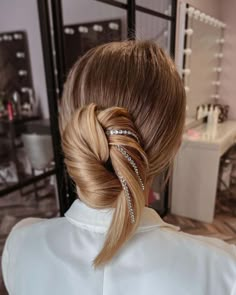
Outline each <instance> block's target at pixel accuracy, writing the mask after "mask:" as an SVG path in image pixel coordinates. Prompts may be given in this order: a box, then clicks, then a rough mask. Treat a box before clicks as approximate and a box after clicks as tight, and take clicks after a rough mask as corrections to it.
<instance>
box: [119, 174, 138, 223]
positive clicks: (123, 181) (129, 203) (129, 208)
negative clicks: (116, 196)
mask: <svg viewBox="0 0 236 295" xmlns="http://www.w3.org/2000/svg"><path fill="white" fill-rule="evenodd" d="M118 178H119V180H120V182H121V185H122V188H123V190H124V192H125V197H126V200H127V205H128V210H129V215H130V221H131V223H135V216H134V208H133V205H132V201H131V195H130V191H129V188H128V185H127V182H126V180H125V179H124V177H123V176H122V175H121V174H120V173H119V172H118Z"/></svg>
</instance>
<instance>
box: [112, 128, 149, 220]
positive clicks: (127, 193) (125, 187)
mask: <svg viewBox="0 0 236 295" xmlns="http://www.w3.org/2000/svg"><path fill="white" fill-rule="evenodd" d="M106 134H107V135H108V136H109V135H130V136H133V137H134V138H135V139H136V140H137V141H138V143H140V141H139V138H138V136H137V135H136V134H135V133H133V132H131V131H129V130H114V129H113V130H107V131H106ZM116 148H117V150H118V151H119V152H120V153H121V154H122V155H123V156H124V157H125V158H126V159H127V160H128V162H129V163H130V164H131V166H132V168H133V169H134V172H135V173H136V175H137V177H138V180H139V183H140V185H141V188H142V190H144V188H145V187H144V183H143V180H142V178H141V176H140V174H139V170H138V167H137V165H136V163H135V161H134V160H133V159H132V157H131V156H130V155H129V154H128V153H127V151H126V150H125V149H124V147H123V146H121V145H116ZM117 176H118V178H119V180H120V182H121V185H122V188H123V190H124V193H125V196H126V200H127V205H128V210H129V214H130V220H131V223H135V214H134V208H133V205H132V201H131V194H130V190H129V188H128V185H127V181H126V180H125V179H124V177H123V176H122V175H121V174H120V172H118V173H117Z"/></svg>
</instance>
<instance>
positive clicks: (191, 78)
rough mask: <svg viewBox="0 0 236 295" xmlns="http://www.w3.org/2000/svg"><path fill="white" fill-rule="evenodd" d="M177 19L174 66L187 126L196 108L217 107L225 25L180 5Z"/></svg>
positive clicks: (194, 118) (195, 114) (192, 118)
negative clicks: (183, 95)
mask: <svg viewBox="0 0 236 295" xmlns="http://www.w3.org/2000/svg"><path fill="white" fill-rule="evenodd" d="M179 16H180V17H179V32H178V33H179V38H178V42H177V54H176V63H177V65H178V69H179V72H180V74H181V76H182V77H183V82H184V86H185V91H186V95H187V109H186V117H187V118H186V123H187V124H189V123H192V122H194V121H195V120H196V118H197V108H198V107H199V106H200V105H205V104H218V103H220V96H219V89H220V84H221V82H220V76H221V73H222V66H221V65H222V59H223V57H224V54H223V47H224V42H225V39H224V33H225V28H226V25H225V24H224V23H223V22H221V21H219V20H217V19H216V18H213V17H211V16H210V15H207V14H206V13H203V12H201V11H200V10H198V9H196V8H194V7H193V6H191V5H189V4H186V3H184V2H181V3H180V6H179Z"/></svg>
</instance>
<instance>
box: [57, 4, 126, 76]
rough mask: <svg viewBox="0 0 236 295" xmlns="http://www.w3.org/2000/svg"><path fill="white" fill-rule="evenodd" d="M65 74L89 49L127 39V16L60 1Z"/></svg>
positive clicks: (115, 10)
mask: <svg viewBox="0 0 236 295" xmlns="http://www.w3.org/2000/svg"><path fill="white" fill-rule="evenodd" d="M62 10H63V25H64V44H65V50H64V51H65V63H66V70H67V72H68V70H69V69H70V68H71V66H72V65H73V64H74V63H75V61H76V60H77V59H78V58H79V57H80V56H82V55H83V54H84V53H85V52H86V51H88V50H89V49H91V48H93V47H95V46H98V45H100V44H104V43H108V42H112V41H121V40H124V39H127V12H126V10H124V9H121V8H118V7H115V6H111V5H108V4H104V3H101V2H100V3H99V2H97V1H94V0H79V1H75V0H69V1H68V0H67V1H65V0H64V1H62Z"/></svg>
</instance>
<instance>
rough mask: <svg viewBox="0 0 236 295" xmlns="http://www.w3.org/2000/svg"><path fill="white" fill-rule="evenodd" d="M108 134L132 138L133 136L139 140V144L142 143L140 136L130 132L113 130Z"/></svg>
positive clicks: (108, 131) (107, 132)
mask: <svg viewBox="0 0 236 295" xmlns="http://www.w3.org/2000/svg"><path fill="white" fill-rule="evenodd" d="M106 134H107V135H118V134H119V135H130V136H133V137H134V138H135V139H136V140H137V142H138V143H140V140H139V138H138V136H137V135H136V134H135V133H134V132H132V131H130V130H122V129H111V130H107V131H106Z"/></svg>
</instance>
